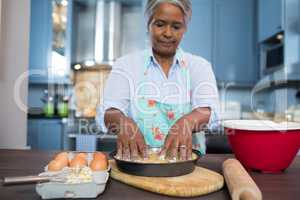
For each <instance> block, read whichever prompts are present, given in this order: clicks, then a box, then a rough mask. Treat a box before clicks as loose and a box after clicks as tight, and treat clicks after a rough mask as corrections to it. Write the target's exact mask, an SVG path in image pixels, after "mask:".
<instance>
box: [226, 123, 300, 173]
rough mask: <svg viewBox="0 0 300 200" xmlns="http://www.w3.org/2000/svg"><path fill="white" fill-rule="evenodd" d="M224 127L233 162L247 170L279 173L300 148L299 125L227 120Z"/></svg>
mask: <svg viewBox="0 0 300 200" xmlns="http://www.w3.org/2000/svg"><path fill="white" fill-rule="evenodd" d="M223 126H224V128H225V133H226V135H227V136H228V138H229V142H230V145H231V147H232V150H233V152H234V154H235V156H236V158H237V159H238V160H239V161H240V162H241V163H242V164H243V165H244V166H245V167H246V168H247V169H253V170H260V171H262V172H267V173H279V172H282V171H283V170H285V169H286V168H287V167H288V166H289V165H290V164H291V162H292V161H293V159H294V157H295V156H296V154H297V152H298V150H299V147H300V123H295V122H282V123H275V122H273V121H268V120H227V121H224V122H223Z"/></svg>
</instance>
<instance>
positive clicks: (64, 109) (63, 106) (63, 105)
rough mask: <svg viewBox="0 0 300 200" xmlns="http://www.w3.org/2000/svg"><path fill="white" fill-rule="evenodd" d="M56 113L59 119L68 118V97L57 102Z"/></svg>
mask: <svg viewBox="0 0 300 200" xmlns="http://www.w3.org/2000/svg"><path fill="white" fill-rule="evenodd" d="M57 112H58V115H59V116H60V117H68V115H69V97H68V96H64V97H63V99H62V100H61V101H59V102H58V105H57Z"/></svg>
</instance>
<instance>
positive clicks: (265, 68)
mask: <svg viewBox="0 0 300 200" xmlns="http://www.w3.org/2000/svg"><path fill="white" fill-rule="evenodd" d="M260 53H261V56H260V64H261V72H262V75H266V74H269V73H272V72H274V71H276V70H278V69H280V68H282V67H283V65H284V42H283V34H278V35H276V36H274V37H273V38H270V39H269V40H267V41H265V42H264V43H262V44H261V51H260Z"/></svg>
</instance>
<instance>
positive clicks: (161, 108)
mask: <svg viewBox="0 0 300 200" xmlns="http://www.w3.org/2000/svg"><path fill="white" fill-rule="evenodd" d="M178 51H179V52H178V53H179V56H178V57H179V61H180V63H181V66H180V73H181V74H182V75H183V76H184V77H185V81H186V83H187V84H186V86H187V88H186V89H187V90H186V91H188V94H187V95H189V102H188V103H183V104H167V103H162V102H159V101H156V100H154V99H151V98H147V97H146V95H145V90H144V88H143V86H141V84H143V83H145V82H146V81H147V68H148V66H147V61H146V62H145V64H144V69H143V72H144V73H143V76H142V79H141V81H140V82H139V86H141V89H140V91H141V93H139V94H138V96H137V98H136V99H134V101H135V102H134V104H135V105H133V106H135V109H134V110H135V112H134V113H132V115H133V119H134V121H135V122H136V124H137V125H138V127H139V129H140V130H141V132H142V133H143V135H144V138H145V142H146V144H147V145H149V146H150V147H154V148H160V147H162V146H163V145H164V141H165V138H166V136H167V134H168V132H169V129H170V128H171V127H172V126H173V125H174V124H175V123H176V121H177V120H178V119H179V118H181V117H182V116H183V115H185V114H188V113H190V112H191V111H192V106H191V97H190V95H191V94H190V91H191V81H190V74H189V69H188V68H187V67H186V63H185V62H184V59H183V56H182V55H183V53H182V51H181V50H180V49H179V50H178ZM149 56H150V52H149V51H147V52H146V58H149ZM192 137H193V149H195V150H198V151H200V153H201V154H205V150H206V145H205V136H204V133H202V132H199V133H193V136H192Z"/></svg>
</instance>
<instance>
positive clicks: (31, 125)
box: [27, 119, 38, 149]
mask: <svg viewBox="0 0 300 200" xmlns="http://www.w3.org/2000/svg"><path fill="white" fill-rule="evenodd" d="M27 145H28V146H30V148H31V149H38V123H37V120H33V119H29V120H28V124H27Z"/></svg>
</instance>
